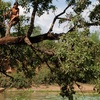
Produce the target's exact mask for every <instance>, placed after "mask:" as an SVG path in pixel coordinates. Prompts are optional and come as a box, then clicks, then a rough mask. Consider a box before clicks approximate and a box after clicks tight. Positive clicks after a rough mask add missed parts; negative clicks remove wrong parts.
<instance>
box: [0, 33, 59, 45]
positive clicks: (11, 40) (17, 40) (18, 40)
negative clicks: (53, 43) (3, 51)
mask: <svg viewBox="0 0 100 100" xmlns="http://www.w3.org/2000/svg"><path fill="white" fill-rule="evenodd" d="M60 36H61V34H53V33H51V35H48V34H47V33H45V34H42V35H38V36H34V37H29V40H30V42H31V43H38V42H41V41H43V40H58V39H59V37H60ZM25 38H26V36H18V37H12V36H9V37H3V38H0V45H4V44H25Z"/></svg>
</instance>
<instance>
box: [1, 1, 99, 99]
mask: <svg viewBox="0 0 100 100" xmlns="http://www.w3.org/2000/svg"><path fill="white" fill-rule="evenodd" d="M66 1H67V4H66V8H65V9H64V10H63V11H62V12H61V13H60V14H58V15H56V16H55V17H54V20H53V22H52V24H51V26H50V28H49V30H48V31H47V32H46V33H44V34H39V35H36V36H35V35H34V34H35V31H36V28H35V27H36V26H35V17H36V15H38V16H41V15H43V14H44V12H45V11H47V12H48V11H49V10H50V9H53V10H56V6H54V5H53V3H52V2H53V0H48V1H46V0H29V1H27V0H19V2H20V5H21V6H22V7H27V10H26V13H27V12H30V7H32V8H33V11H32V12H31V17H30V24H29V25H28V26H29V27H28V29H27V28H26V30H27V31H26V33H24V35H22V36H10V37H3V38H0V45H6V44H7V45H25V44H26V45H28V48H31V50H32V51H33V52H34V53H35V54H36V56H37V57H38V59H39V60H40V61H41V62H45V63H46V65H47V66H48V68H50V70H51V72H52V73H55V74H56V76H55V77H56V78H55V79H56V82H57V83H58V84H59V85H60V86H61V95H62V96H67V97H68V98H69V100H73V94H74V93H75V91H74V88H73V84H77V81H79V82H87V81H89V79H97V78H98V77H100V74H99V73H100V70H99V66H100V63H99V62H100V61H99V59H98V57H100V52H99V51H100V50H99V44H96V43H95V42H93V41H92V40H91V39H90V37H89V34H90V32H89V27H90V26H92V25H100V23H99V20H97V19H96V20H95V19H94V17H93V15H94V14H95V16H97V18H98V17H99V15H97V13H95V11H97V10H95V9H98V7H97V6H96V7H97V8H95V9H94V10H93V11H92V12H91V13H90V17H91V22H86V21H85V18H82V15H81V14H82V12H83V11H84V9H86V8H87V7H88V6H89V5H90V4H91V2H90V1H89V0H66ZM29 5H31V6H29ZM68 8H73V11H74V13H75V14H73V13H71V14H70V15H68V16H65V18H62V17H61V15H63V14H65V13H66V15H67V10H68ZM92 13H93V14H92ZM67 17H68V18H67ZM92 19H93V20H92ZM56 20H60V23H61V22H65V21H68V22H69V23H71V26H70V27H69V30H68V31H67V32H65V33H64V32H63V33H59V34H57V33H54V32H53V28H54V25H55V23H56ZM61 20H63V21H61ZM26 27H27V26H26ZM21 28H22V27H21ZM24 28H25V27H24ZM80 29H83V31H82V32H81V31H80ZM44 40H50V41H51V40H54V43H53V45H51V46H50V47H51V48H46V47H44V48H43V47H41V46H39V45H38V44H39V43H41V42H42V41H44ZM55 40H56V41H55ZM35 43H38V44H37V45H35ZM21 48H22V47H21ZM48 49H49V50H48ZM95 49H96V50H95ZM32 51H31V52H30V53H32ZM21 55H23V56H26V54H25V52H24V53H23V54H22V53H21ZM97 55H98V57H97ZM11 56H12V55H11ZM19 56H20V55H19ZM27 58H28V59H27ZM26 59H27V60H30V57H28V56H27V57H26ZM26 59H25V61H26ZM97 69H98V70H97ZM26 72H27V73H28V74H29V71H26ZM96 74H97V75H96ZM87 76H88V77H87ZM77 86H78V85H77Z"/></svg>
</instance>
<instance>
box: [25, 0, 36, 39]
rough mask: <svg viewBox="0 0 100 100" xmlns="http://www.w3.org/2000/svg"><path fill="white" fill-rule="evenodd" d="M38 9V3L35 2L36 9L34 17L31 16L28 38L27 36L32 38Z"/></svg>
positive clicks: (33, 13)
mask: <svg viewBox="0 0 100 100" xmlns="http://www.w3.org/2000/svg"><path fill="white" fill-rule="evenodd" d="M37 8H38V1H37V0H35V1H34V9H33V12H32V15H31V22H30V27H29V29H28V32H27V33H26V36H27V37H30V36H31V34H32V32H33V28H34V21H35V15H36V12H37Z"/></svg>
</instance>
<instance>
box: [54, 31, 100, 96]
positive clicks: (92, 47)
mask: <svg viewBox="0 0 100 100" xmlns="http://www.w3.org/2000/svg"><path fill="white" fill-rule="evenodd" d="M85 34H86V31H83V32H80V33H79V32H77V31H75V32H72V33H69V34H67V35H64V36H62V38H61V39H60V40H59V41H58V43H57V44H56V45H57V46H56V51H55V52H56V59H57V58H58V60H57V61H58V65H57V66H56V68H55V73H56V74H57V78H58V81H57V82H58V84H60V85H61V87H62V93H61V94H62V95H63V96H65V95H66V96H71V94H73V93H74V91H73V84H74V82H76V81H78V82H85V83H86V82H89V81H91V80H93V79H98V77H99V76H100V68H99V67H100V60H99V58H100V50H99V48H100V44H99V45H98V44H97V43H96V42H94V41H92V40H91V38H90V37H88V36H87V35H85ZM97 54H98V55H97ZM56 63H57V62H56ZM65 87H68V90H67V89H65Z"/></svg>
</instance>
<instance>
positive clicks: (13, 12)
mask: <svg viewBox="0 0 100 100" xmlns="http://www.w3.org/2000/svg"><path fill="white" fill-rule="evenodd" d="M7 15H8V16H9V15H10V16H9V17H10V21H9V24H8V29H7V31H6V35H8V34H9V33H10V28H11V27H12V26H13V25H16V24H17V23H18V22H19V8H18V2H15V3H14V6H13V7H12V8H11V9H10V10H9V11H8V12H7V13H6V14H4V16H5V17H6V16H7Z"/></svg>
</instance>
